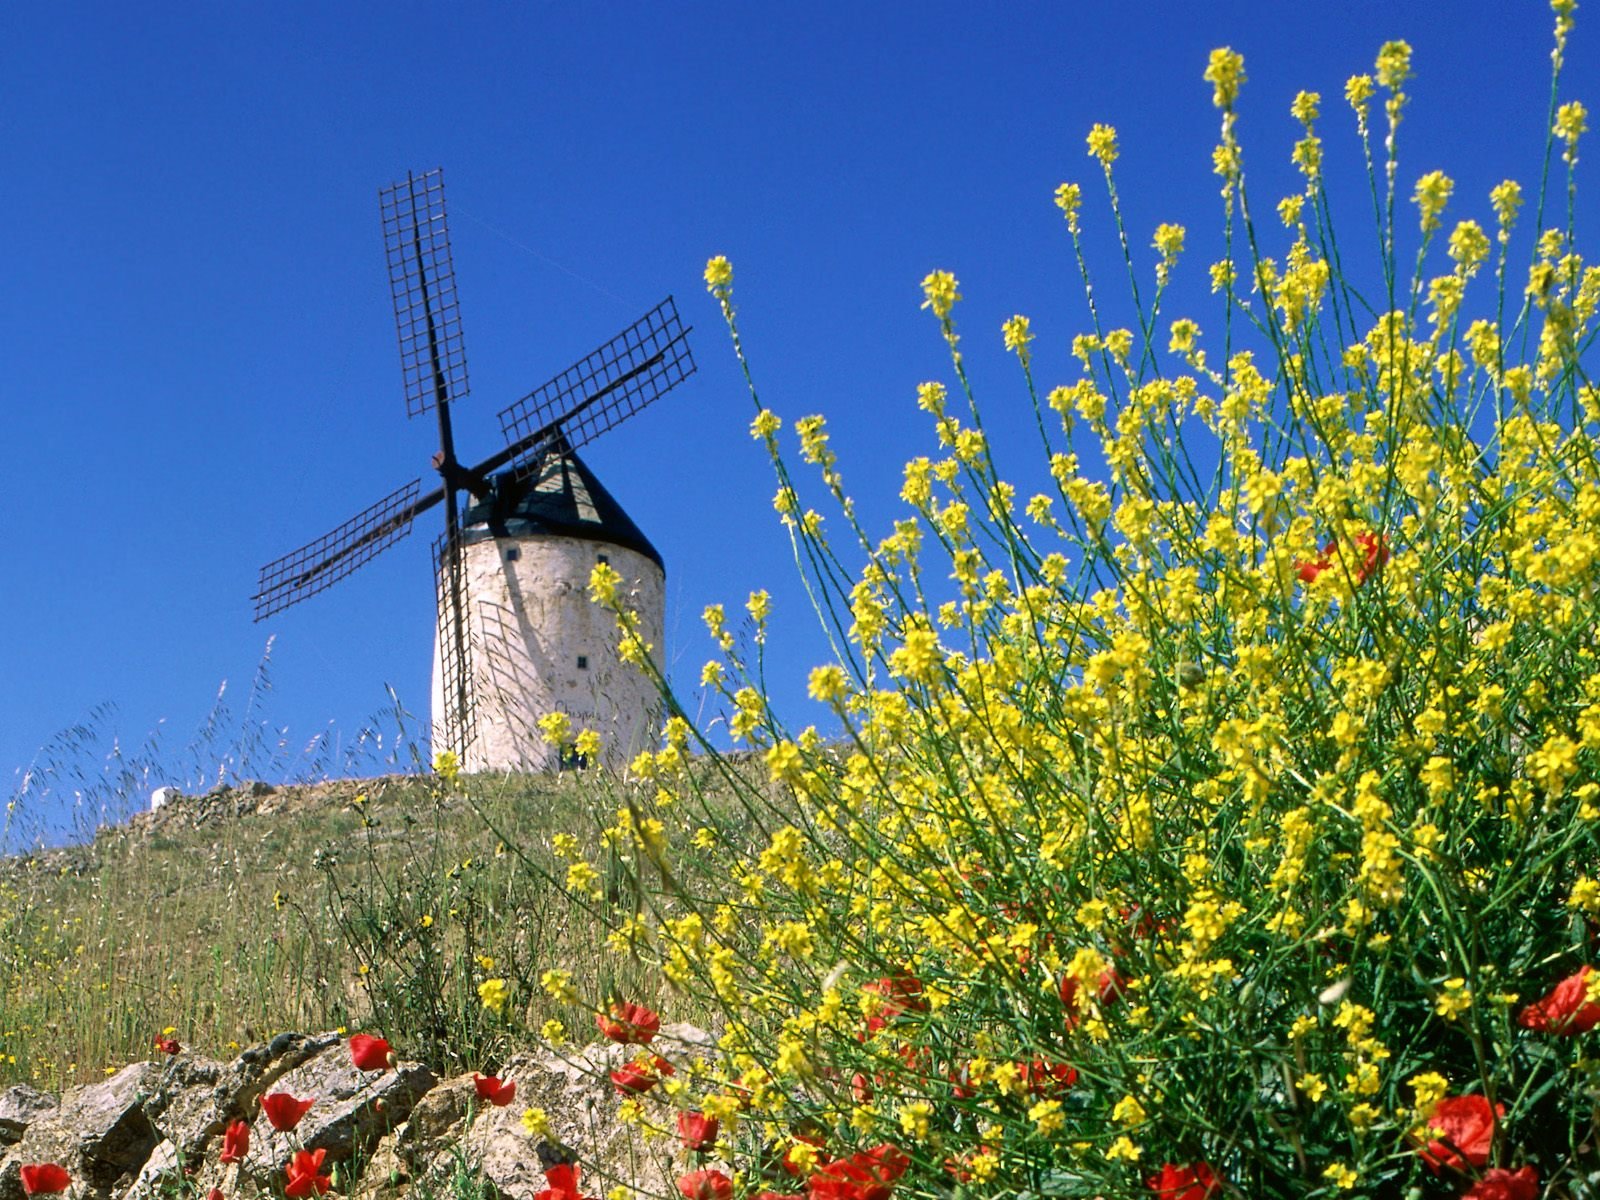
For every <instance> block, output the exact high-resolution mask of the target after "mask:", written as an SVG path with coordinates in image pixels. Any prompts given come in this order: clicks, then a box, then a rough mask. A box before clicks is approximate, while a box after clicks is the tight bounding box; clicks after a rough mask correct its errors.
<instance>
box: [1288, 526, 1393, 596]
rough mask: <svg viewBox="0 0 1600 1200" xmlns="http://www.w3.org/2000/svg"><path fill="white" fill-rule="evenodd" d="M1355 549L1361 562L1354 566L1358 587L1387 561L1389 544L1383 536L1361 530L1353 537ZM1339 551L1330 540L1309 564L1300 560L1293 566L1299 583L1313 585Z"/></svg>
mask: <svg viewBox="0 0 1600 1200" xmlns="http://www.w3.org/2000/svg"><path fill="white" fill-rule="evenodd" d="M1355 544H1356V548H1357V549H1359V550H1360V551H1361V561H1360V562H1358V563H1357V564H1356V567H1355V571H1354V574H1355V577H1356V586H1357V587H1360V586H1361V585H1362V584H1363V583H1365V582H1366V581H1367V580H1368V579H1370V578H1372V576H1373V575H1374V574H1375V573H1376V572H1377V570H1378V568H1379V567H1381V566H1383V564H1384V563H1386V562H1388V561H1389V544H1388V543H1387V542H1386V541H1384V538H1383V534H1381V533H1370V532H1368V531H1366V530H1363V531H1362V532H1361V533H1358V534H1356V536H1355ZM1338 551H1339V543H1338V541H1337V540H1336V539H1335V540H1331V541H1329V542H1328V544H1327V545H1326V546H1324V547H1323V548H1322V553H1321V554H1319V555H1318V556H1317V557H1316V558H1314V559H1311V560H1310V561H1309V562H1307V561H1305V560H1303V559H1302V560H1301V561H1299V562H1297V563H1295V565H1294V571H1295V574H1296V575H1298V576H1299V577H1300V582H1301V583H1314V582H1315V581H1316V578H1317V576H1318V575H1321V574H1322V573H1323V572H1324V571H1326V570H1327V569H1328V568H1329V567H1331V566H1332V565H1333V555H1335V554H1337V553H1338Z"/></svg>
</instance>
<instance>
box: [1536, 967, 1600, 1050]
mask: <svg viewBox="0 0 1600 1200" xmlns="http://www.w3.org/2000/svg"><path fill="white" fill-rule="evenodd" d="M1589 971H1590V968H1588V967H1584V968H1583V969H1582V970H1581V971H1579V972H1578V973H1577V974H1576V975H1568V976H1567V977H1566V978H1565V979H1563V980H1562V981H1561V982H1560V983H1558V984H1556V986H1555V988H1554V989H1553V990H1552V991H1551V992H1550V994H1549V995H1548V996H1546V997H1545V998H1544V999H1542V1000H1536V1001H1534V1003H1532V1004H1530V1005H1528V1007H1527V1008H1525V1009H1523V1010H1522V1013H1521V1015H1519V1016H1518V1017H1517V1024H1519V1025H1521V1026H1522V1027H1523V1028H1524V1029H1534V1030H1537V1031H1538V1032H1540V1033H1556V1034H1563V1035H1566V1036H1571V1035H1573V1034H1577V1033H1588V1032H1589V1030H1591V1029H1593V1028H1594V1027H1595V1026H1596V1025H1600V1004H1595V1003H1594V1002H1593V1001H1591V1000H1590V999H1589Z"/></svg>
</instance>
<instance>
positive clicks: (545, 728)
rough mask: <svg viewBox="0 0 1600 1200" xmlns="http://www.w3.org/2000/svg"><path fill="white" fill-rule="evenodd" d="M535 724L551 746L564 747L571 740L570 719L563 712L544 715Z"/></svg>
mask: <svg viewBox="0 0 1600 1200" xmlns="http://www.w3.org/2000/svg"><path fill="white" fill-rule="evenodd" d="M536 723H537V724H538V726H539V732H540V733H542V734H543V735H544V740H545V741H547V742H549V743H550V745H552V746H565V745H566V744H567V743H568V742H570V741H571V740H572V719H571V718H570V717H568V716H567V714H566V713H564V712H552V713H545V715H544V716H542V717H540V718H539V720H538V721H537V722H536Z"/></svg>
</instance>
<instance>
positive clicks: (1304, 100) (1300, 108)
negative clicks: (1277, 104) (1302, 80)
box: [1289, 92, 1322, 125]
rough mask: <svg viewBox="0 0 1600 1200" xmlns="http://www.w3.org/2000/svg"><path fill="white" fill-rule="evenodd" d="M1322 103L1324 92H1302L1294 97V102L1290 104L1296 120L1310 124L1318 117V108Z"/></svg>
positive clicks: (1290, 109) (1303, 123)
mask: <svg viewBox="0 0 1600 1200" xmlns="http://www.w3.org/2000/svg"><path fill="white" fill-rule="evenodd" d="M1321 103H1322V93H1320V92H1301V93H1299V94H1298V95H1297V96H1295V98H1294V103H1293V104H1291V105H1290V106H1289V112H1290V113H1291V114H1292V115H1293V116H1294V119H1295V120H1296V121H1299V122H1300V124H1302V125H1310V124H1311V122H1313V121H1315V120H1316V119H1317V108H1318V106H1319V105H1320V104H1321Z"/></svg>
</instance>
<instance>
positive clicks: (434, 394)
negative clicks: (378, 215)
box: [378, 170, 467, 417]
mask: <svg viewBox="0 0 1600 1200" xmlns="http://www.w3.org/2000/svg"><path fill="white" fill-rule="evenodd" d="M378 204H379V208H380V210H381V212H382V215H383V246H384V255H385V257H386V258H387V260H388V263H389V288H390V291H391V292H392V294H393V296H394V320H395V328H396V330H397V331H398V333H399V338H400V373H401V378H402V381H403V384H404V388H405V397H406V413H407V414H408V415H410V416H413V417H415V416H420V415H421V414H422V413H425V412H427V411H429V410H430V409H432V408H434V407H435V406H436V405H439V404H449V403H451V402H453V401H455V400H460V399H464V398H465V397H466V395H467V352H466V348H465V346H464V345H463V343H462V338H461V305H460V302H459V301H458V300H457V298H456V272H455V265H454V262H453V261H452V259H451V256H450V230H449V227H448V226H447V224H446V222H445V214H444V172H443V171H440V170H433V171H428V172H427V173H425V174H422V175H416V174H410V173H408V174H407V176H406V178H405V181H404V182H402V183H395V184H392V185H390V186H389V187H386V188H384V189H383V190H382V191H380V192H379V193H378Z"/></svg>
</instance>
